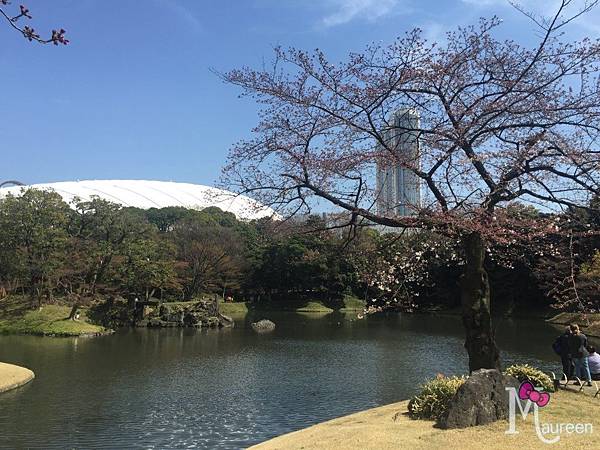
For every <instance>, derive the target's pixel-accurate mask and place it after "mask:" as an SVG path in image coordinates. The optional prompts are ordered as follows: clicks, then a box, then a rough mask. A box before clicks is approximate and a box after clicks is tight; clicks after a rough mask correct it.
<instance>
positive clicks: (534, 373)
mask: <svg viewBox="0 0 600 450" xmlns="http://www.w3.org/2000/svg"><path fill="white" fill-rule="evenodd" d="M504 375H510V376H513V377H515V378H516V379H517V380H519V382H520V383H522V382H523V381H529V382H531V384H533V385H534V386H535V387H538V388H542V389H543V390H544V391H546V392H554V383H553V382H552V379H551V378H550V377H549V376H548V375H546V374H545V373H544V372H542V371H541V370H539V369H536V368H535V367H532V366H530V365H529V364H514V365H512V366H510V367H508V368H507V369H506V370H505V371H504Z"/></svg>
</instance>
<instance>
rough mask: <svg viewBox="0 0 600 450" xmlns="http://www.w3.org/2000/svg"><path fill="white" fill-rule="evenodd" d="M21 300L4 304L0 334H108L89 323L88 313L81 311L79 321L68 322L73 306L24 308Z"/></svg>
mask: <svg viewBox="0 0 600 450" xmlns="http://www.w3.org/2000/svg"><path fill="white" fill-rule="evenodd" d="M19 300H20V298H14V297H8V298H4V299H2V300H0V333H5V334H37V335H55V336H80V335H85V334H96V333H102V332H105V331H106V330H105V329H104V328H103V327H101V326H98V325H92V324H91V323H88V322H87V317H86V314H85V312H86V311H85V309H80V310H79V313H80V314H81V317H80V318H79V320H77V321H75V320H68V319H67V318H68V317H69V313H70V312H71V307H70V306H64V305H43V306H42V308H41V309H37V308H36V309H30V308H28V307H24V306H23V302H22V301H19Z"/></svg>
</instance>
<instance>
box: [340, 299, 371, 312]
mask: <svg viewBox="0 0 600 450" xmlns="http://www.w3.org/2000/svg"><path fill="white" fill-rule="evenodd" d="M365 306H366V302H365V301H364V300H361V299H360V298H357V297H352V296H350V295H346V296H345V297H344V306H343V307H342V309H340V311H342V312H354V311H362V310H363V309H364V308H365Z"/></svg>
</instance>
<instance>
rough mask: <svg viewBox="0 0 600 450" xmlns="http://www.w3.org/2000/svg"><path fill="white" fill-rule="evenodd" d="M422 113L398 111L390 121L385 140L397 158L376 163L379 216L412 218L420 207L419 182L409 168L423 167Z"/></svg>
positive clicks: (390, 156)
mask: <svg viewBox="0 0 600 450" xmlns="http://www.w3.org/2000/svg"><path fill="white" fill-rule="evenodd" d="M418 128H419V113H418V112H417V111H416V110H414V109H399V110H398V111H396V112H395V113H394V114H393V115H392V117H391V120H390V128H389V130H387V131H385V133H384V139H385V141H386V144H387V145H388V148H389V149H391V150H392V151H393V152H396V153H395V155H388V157H384V158H382V159H381V161H379V162H378V163H377V213H378V214H380V215H384V216H412V215H415V214H416V212H417V210H418V208H419V207H420V206H421V186H420V180H419V177H418V176H417V175H415V173H414V172H413V171H411V170H410V169H409V168H407V166H408V167H415V168H419V167H420V160H419V158H420V154H419V153H420V152H419V136H418V131H417V130H418Z"/></svg>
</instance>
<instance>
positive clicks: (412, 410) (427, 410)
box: [408, 375, 466, 420]
mask: <svg viewBox="0 0 600 450" xmlns="http://www.w3.org/2000/svg"><path fill="white" fill-rule="evenodd" d="M465 380H466V377H444V376H443V375H438V376H437V377H436V378H434V379H433V380H430V381H428V382H426V383H425V384H423V385H422V386H421V393H420V394H418V395H416V396H414V397H413V398H412V399H411V400H410V402H408V414H409V415H410V417H411V418H413V419H433V420H439V419H440V418H441V417H442V416H443V415H444V413H445V412H446V410H447V409H448V405H449V403H450V400H451V399H452V397H454V394H456V391H457V390H458V388H459V387H460V386H462V384H463V383H464V382H465Z"/></svg>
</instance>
